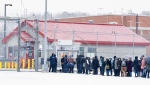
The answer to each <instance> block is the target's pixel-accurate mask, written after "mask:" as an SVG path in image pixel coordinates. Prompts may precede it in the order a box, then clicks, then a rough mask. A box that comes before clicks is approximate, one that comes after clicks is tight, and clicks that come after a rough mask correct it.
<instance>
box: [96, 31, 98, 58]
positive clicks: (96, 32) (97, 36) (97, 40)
mask: <svg viewBox="0 0 150 85" xmlns="http://www.w3.org/2000/svg"><path fill="white" fill-rule="evenodd" d="M96 37H97V39H96V41H97V42H96V55H97V56H98V32H96Z"/></svg>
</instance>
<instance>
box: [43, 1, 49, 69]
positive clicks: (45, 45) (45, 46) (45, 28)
mask: <svg viewBox="0 0 150 85" xmlns="http://www.w3.org/2000/svg"><path fill="white" fill-rule="evenodd" d="M44 34H45V37H44V64H43V71H47V70H48V66H47V64H46V61H47V0H45V26H44Z"/></svg>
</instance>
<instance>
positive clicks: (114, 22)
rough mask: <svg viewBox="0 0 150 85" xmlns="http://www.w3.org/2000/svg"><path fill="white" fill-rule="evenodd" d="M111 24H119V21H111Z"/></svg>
mask: <svg viewBox="0 0 150 85" xmlns="http://www.w3.org/2000/svg"><path fill="white" fill-rule="evenodd" d="M109 24H118V22H109Z"/></svg>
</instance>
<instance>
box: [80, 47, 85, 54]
mask: <svg viewBox="0 0 150 85" xmlns="http://www.w3.org/2000/svg"><path fill="white" fill-rule="evenodd" d="M80 55H84V47H80Z"/></svg>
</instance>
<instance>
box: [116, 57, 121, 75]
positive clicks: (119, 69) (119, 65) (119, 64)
mask: <svg viewBox="0 0 150 85" xmlns="http://www.w3.org/2000/svg"><path fill="white" fill-rule="evenodd" d="M117 65H118V72H117V76H120V71H121V58H118V62H117Z"/></svg>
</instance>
